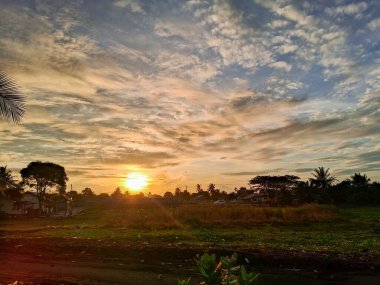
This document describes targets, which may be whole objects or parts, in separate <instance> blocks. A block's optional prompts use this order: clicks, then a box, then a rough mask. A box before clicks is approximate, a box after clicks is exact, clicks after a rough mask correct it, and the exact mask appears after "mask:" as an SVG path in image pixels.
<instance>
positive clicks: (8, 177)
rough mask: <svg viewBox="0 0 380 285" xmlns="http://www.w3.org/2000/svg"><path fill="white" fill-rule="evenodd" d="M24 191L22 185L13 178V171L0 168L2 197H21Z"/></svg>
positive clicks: (4, 167)
mask: <svg viewBox="0 0 380 285" xmlns="http://www.w3.org/2000/svg"><path fill="white" fill-rule="evenodd" d="M22 191H23V188H22V185H20V183H19V182H18V181H17V180H16V179H15V178H14V177H13V175H12V171H11V170H10V169H7V167H6V166H1V167H0V195H4V196H6V197H9V198H11V199H18V198H20V197H21V192H22Z"/></svg>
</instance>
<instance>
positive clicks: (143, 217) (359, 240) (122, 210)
mask: <svg viewBox="0 0 380 285" xmlns="http://www.w3.org/2000/svg"><path fill="white" fill-rule="evenodd" d="M379 225H380V208H334V207H330V206H319V205H306V206H302V207H295V208H292V207H282V208H277V207H276V208H271V207H252V206H244V205H233V206H230V207H220V206H214V205H208V206H207V207H204V206H199V205H184V206H180V207H176V208H175V207H173V208H171V207H160V206H153V207H138V206H133V207H118V208H112V207H103V206H98V207H92V208H89V209H87V210H86V211H85V212H84V213H83V214H82V215H79V216H77V217H74V218H72V219H33V220H14V219H13V220H2V221H1V222H0V231H1V232H2V236H3V237H6V238H20V237H22V238H69V239H73V240H74V239H90V240H104V241H109V240H114V241H117V242H123V243H125V244H128V243H139V244H145V245H152V244H158V245H160V246H179V245H180V246H189V247H208V246H213V247H220V248H229V249H244V248H245V249H246V248H251V249H275V250H298V251H317V252H318V251H332V252H338V253H347V254H360V253H362V252H366V253H368V254H371V255H380V232H378V228H379V227H380V226H379Z"/></svg>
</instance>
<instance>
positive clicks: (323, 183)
mask: <svg viewBox="0 0 380 285" xmlns="http://www.w3.org/2000/svg"><path fill="white" fill-rule="evenodd" d="M311 175H313V176H314V178H309V181H310V185H311V186H315V187H317V188H321V189H325V188H327V187H330V186H331V185H332V183H333V182H334V181H335V180H336V178H335V177H334V176H333V175H331V173H330V168H327V169H325V168H324V167H323V166H322V167H318V168H316V169H314V172H313V173H311Z"/></svg>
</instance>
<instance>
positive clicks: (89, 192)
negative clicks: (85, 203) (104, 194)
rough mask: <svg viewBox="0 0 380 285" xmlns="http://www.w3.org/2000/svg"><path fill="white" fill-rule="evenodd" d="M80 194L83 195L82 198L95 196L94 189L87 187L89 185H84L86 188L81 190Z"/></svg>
mask: <svg viewBox="0 0 380 285" xmlns="http://www.w3.org/2000/svg"><path fill="white" fill-rule="evenodd" d="M82 195H83V197H84V198H93V197H95V193H94V191H92V189H91V188H89V187H86V188H84V189H83V190H82Z"/></svg>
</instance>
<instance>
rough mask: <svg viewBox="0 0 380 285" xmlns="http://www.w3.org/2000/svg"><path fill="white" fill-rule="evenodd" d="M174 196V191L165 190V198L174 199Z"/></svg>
mask: <svg viewBox="0 0 380 285" xmlns="http://www.w3.org/2000/svg"><path fill="white" fill-rule="evenodd" d="M173 197H174V196H173V193H172V192H169V191H167V192H165V194H164V199H172V198H173Z"/></svg>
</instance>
